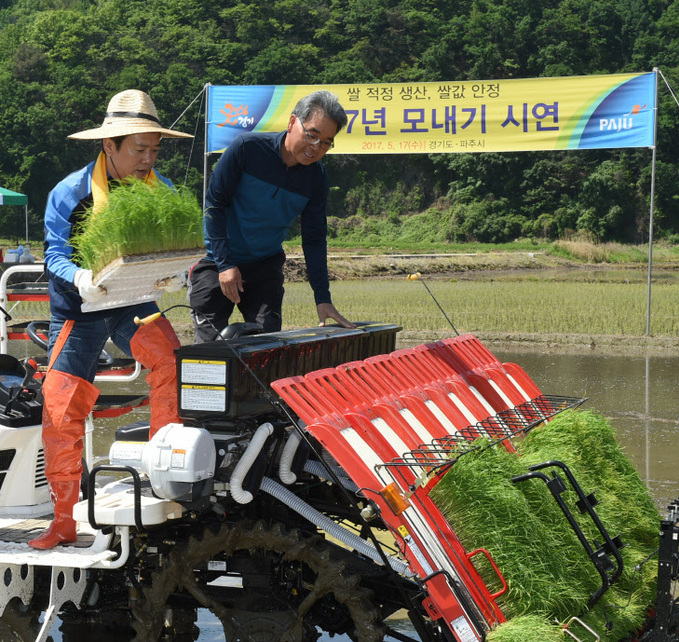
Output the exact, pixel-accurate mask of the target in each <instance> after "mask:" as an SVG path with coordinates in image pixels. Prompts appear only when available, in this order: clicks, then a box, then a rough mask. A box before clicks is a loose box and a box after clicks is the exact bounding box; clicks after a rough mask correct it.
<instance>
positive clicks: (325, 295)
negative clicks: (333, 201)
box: [204, 132, 331, 305]
mask: <svg viewBox="0 0 679 642" xmlns="http://www.w3.org/2000/svg"><path fill="white" fill-rule="evenodd" d="M285 135H286V132H281V133H254V134H252V133H248V134H242V135H241V136H238V137H237V138H236V139H235V140H234V141H233V142H232V143H231V144H230V145H229V147H228V148H227V149H226V151H225V152H224V153H223V154H222V156H221V158H220V159H219V162H218V163H217V167H216V168H215V171H214V173H213V175H212V177H211V178H210V184H209V187H208V190H207V194H206V199H205V218H204V228H205V247H206V249H207V258H208V259H210V260H212V261H214V262H215V264H216V265H217V269H218V271H219V272H223V271H224V270H226V269H228V268H230V267H234V266H238V265H241V264H244V263H250V262H252V261H256V260H258V259H264V258H267V257H270V256H274V255H275V254H278V253H280V252H282V251H283V241H284V240H285V237H286V234H287V231H288V228H289V227H290V225H291V224H292V223H293V221H294V220H295V219H296V218H297V217H298V216H301V225H302V249H303V251H304V258H305V260H306V265H307V273H308V275H309V284H310V285H311V288H312V290H313V292H314V299H315V301H316V304H317V305H318V304H319V303H330V301H331V298H330V284H329V279H328V263H327V241H326V235H327V220H326V211H325V210H326V204H327V198H328V177H327V173H326V170H325V167H324V166H323V165H322V164H321V163H320V162H316V163H312V164H311V165H301V164H299V165H293V166H292V167H288V166H287V165H286V164H285V163H284V162H283V157H282V155H281V145H282V143H283V138H284V137H285Z"/></svg>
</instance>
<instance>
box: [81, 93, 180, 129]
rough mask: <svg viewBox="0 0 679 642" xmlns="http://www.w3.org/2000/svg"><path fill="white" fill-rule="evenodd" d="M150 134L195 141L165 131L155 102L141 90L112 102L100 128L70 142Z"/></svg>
mask: <svg viewBox="0 0 679 642" xmlns="http://www.w3.org/2000/svg"><path fill="white" fill-rule="evenodd" d="M148 132H151V133H154V134H160V135H161V137H162V138H193V136H192V135H191V134H184V133H182V132H176V131H173V130H171V129H165V128H164V127H162V126H161V124H160V121H159V120H158V112H157V110H156V106H155V105H154V104H153V101H152V100H151V98H150V97H149V96H148V94H145V93H144V92H143V91H139V90H138V89H127V90H125V91H121V92H120V93H119V94H116V95H115V96H113V98H111V101H110V102H109V104H108V109H107V110H106V115H105V116H104V122H103V124H102V125H101V127H96V128H95V129H86V130H84V131H81V132H76V133H75V134H71V135H70V136H69V138H76V139H80V140H94V139H97V138H115V137H116V136H128V135H130V134H146V133H148Z"/></svg>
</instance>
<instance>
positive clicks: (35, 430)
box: [0, 425, 51, 517]
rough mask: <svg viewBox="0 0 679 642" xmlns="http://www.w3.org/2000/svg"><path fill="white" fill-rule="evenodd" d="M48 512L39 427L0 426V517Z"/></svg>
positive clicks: (48, 499)
mask: <svg viewBox="0 0 679 642" xmlns="http://www.w3.org/2000/svg"><path fill="white" fill-rule="evenodd" d="M46 509H47V511H49V510H50V509H51V503H50V498H49V488H48V485H47V479H46V478H45V460H44V456H43V452H42V426H40V425H34V426H22V427H20V428H10V427H7V426H2V425H0V516H3V515H6V514H11V515H24V516H27V517H28V516H31V515H39V514H41V513H44V512H45V510H46Z"/></svg>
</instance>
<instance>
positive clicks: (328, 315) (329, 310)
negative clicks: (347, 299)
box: [316, 303, 356, 328]
mask: <svg viewBox="0 0 679 642" xmlns="http://www.w3.org/2000/svg"><path fill="white" fill-rule="evenodd" d="M316 311H317V312H318V318H319V319H320V321H321V322H320V323H319V324H318V325H319V326H324V325H325V322H326V321H327V320H328V319H334V320H335V321H337V323H339V324H340V325H341V326H342V327H343V328H355V327H356V325H355V324H353V323H352V322H351V321H348V320H347V319H345V318H344V317H343V316H342V315H341V314H340V313H339V312H338V311H337V309H336V308H335V306H334V305H333V304H332V303H319V304H318V305H317V306H316Z"/></svg>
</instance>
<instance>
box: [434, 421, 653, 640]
mask: <svg viewBox="0 0 679 642" xmlns="http://www.w3.org/2000/svg"><path fill="white" fill-rule="evenodd" d="M517 448H518V451H519V452H518V454H516V453H509V452H507V451H506V450H504V449H502V448H498V447H491V448H489V449H486V450H483V451H482V452H479V453H475V454H471V455H464V456H463V457H461V458H460V459H459V460H458V462H457V463H456V464H455V465H454V466H453V467H452V468H451V469H450V471H449V472H448V473H447V474H446V476H445V478H444V479H443V481H441V483H440V484H439V485H438V486H436V487H435V488H434V490H433V491H432V498H433V499H434V501H435V502H436V503H437V505H438V506H439V507H440V508H441V510H442V511H443V513H444V514H445V515H446V518H447V519H448V520H449V522H450V523H451V525H452V527H453V529H454V530H455V532H456V533H457V535H458V536H459V537H460V539H461V541H462V543H463V545H464V546H465V547H466V548H467V550H474V549H476V548H479V547H480V548H485V549H487V550H488V551H489V552H490V554H491V555H492V556H493V558H494V560H495V562H496V563H497V565H498V568H499V569H500V571H501V572H502V574H503V575H504V577H505V579H506V581H507V583H508V585H509V591H508V592H507V593H506V594H505V595H504V596H502V597H500V598H499V604H500V606H501V608H502V610H503V612H504V613H505V615H506V616H507V617H508V622H507V623H506V624H503V625H501V626H500V627H498V628H497V630H496V631H493V632H491V633H490V634H489V635H488V641H489V642H544V641H545V640H551V639H556V637H555V635H556V632H559V634H560V635H562V633H561V632H560V631H559V626H558V625H555V624H553V623H554V621H555V620H556V621H558V622H561V623H564V622H566V621H567V620H568V619H570V618H571V617H572V616H578V617H580V618H581V619H583V620H584V621H585V622H586V623H587V624H588V625H589V626H591V627H592V628H593V629H594V630H595V631H597V632H598V633H599V634H601V635H603V634H605V639H607V640H612V641H616V640H622V639H624V638H625V637H626V636H627V635H628V634H629V633H631V632H634V631H635V630H637V629H638V628H639V627H640V626H641V625H642V624H643V622H644V619H645V615H646V608H647V607H648V606H649V605H651V604H652V603H653V602H654V598H655V577H656V569H657V559H656V558H652V559H651V560H650V562H648V563H647V564H645V565H642V564H641V563H642V562H644V560H646V559H647V558H648V557H650V556H651V554H652V553H653V552H654V551H655V549H656V548H657V545H658V541H657V539H658V527H659V520H660V516H659V514H658V511H657V509H656V507H655V505H654V503H653V500H652V498H651V496H650V494H649V492H648V490H647V489H646V487H645V485H644V483H643V481H642V480H641V478H640V477H639V475H638V474H637V472H636V471H635V470H634V467H633V466H632V464H631V463H630V462H629V460H628V459H627V457H626V456H625V454H624V453H623V451H622V450H621V448H620V446H619V445H618V444H617V442H616V440H615V435H614V433H613V430H612V428H611V426H610V424H609V423H608V422H607V420H606V419H604V418H603V417H600V416H598V415H596V414H595V413H593V412H590V411H586V412H581V411H569V412H566V413H564V414H563V415H560V416H558V417H557V418H556V419H554V420H553V421H551V422H549V423H548V424H546V425H545V426H542V427H539V428H536V429H534V430H533V431H532V432H531V433H530V434H529V435H528V436H527V437H526V438H525V440H523V442H520V443H518V444H517ZM549 460H558V461H563V462H564V463H566V465H567V466H569V468H570V469H571V471H572V472H573V474H574V475H575V477H576V479H577V480H578V482H579V483H580V485H581V486H582V488H583V490H584V491H585V493H587V494H589V493H591V492H596V498H597V500H598V501H599V502H600V504H599V505H598V506H597V507H596V510H597V513H598V514H599V517H600V519H601V521H602V522H603V524H604V525H605V527H606V528H607V530H608V532H609V534H610V535H611V536H612V537H615V536H616V535H618V534H620V535H621V538H622V541H623V542H624V543H625V544H627V545H628V546H626V547H625V548H623V549H622V551H621V554H622V557H623V560H624V570H623V573H622V576H621V578H620V580H619V581H618V582H617V583H616V584H614V585H613V586H612V587H611V588H609V589H608V591H607V592H606V593H605V594H604V596H603V597H602V598H601V600H600V601H599V602H598V603H597V604H596V605H595V606H594V607H593V608H592V609H591V610H588V609H587V603H588V600H589V597H590V595H591V593H592V592H593V591H594V590H596V589H597V588H598V587H599V586H600V585H601V579H600V577H599V574H598V573H597V572H596V570H595V568H594V566H593V564H592V563H591V562H590V561H589V558H588V556H587V554H586V552H585V550H584V548H583V547H582V545H581V544H580V543H579V541H578V540H577V538H576V536H575V533H574V532H573V531H572V530H571V529H570V527H569V525H568V523H567V521H566V520H565V518H564V516H563V514H562V513H561V510H560V509H559V508H558V506H557V504H556V502H555V501H554V499H553V497H552V495H551V493H550V492H549V490H548V489H547V486H546V485H545V483H544V482H543V481H540V480H536V479H533V480H529V481H524V482H521V483H520V484H513V483H512V482H511V477H513V476H516V475H520V474H524V473H526V472H528V467H529V466H531V465H533V464H536V463H541V462H544V461H549ZM554 470H556V469H554ZM542 472H545V473H547V474H548V475H551V470H547V471H542ZM561 476H562V477H564V476H563V474H561ZM567 486H568V488H569V490H568V491H567V492H566V493H564V494H563V495H562V497H564V499H565V501H566V502H567V504H568V505H569V506H570V508H571V510H572V512H573V514H574V516H575V517H576V520H577V521H578V523H579V524H580V526H581V527H582V529H583V532H584V533H585V536H586V537H587V539H588V541H590V542H592V541H593V540H594V539H597V541H599V542H601V541H602V537H601V535H600V534H599V532H598V530H596V528H595V526H594V524H593V522H592V521H591V520H590V519H589V518H588V517H585V516H582V515H580V513H579V512H578V511H577V510H576V509H575V506H574V502H575V500H576V499H577V497H576V496H575V493H574V492H573V491H572V490H570V486H569V485H567ZM638 565H641V566H642V568H641V570H636V569H635V567H637V566H638ZM478 568H479V572H480V573H481V575H482V577H484V579H485V581H486V583H487V585H488V586H489V588H490V589H491V591H496V590H498V589H499V587H500V583H499V580H498V579H497V576H496V575H495V573H494V572H493V571H492V569H491V568H490V566H489V565H487V564H486V565H484V564H479V565H478ZM546 626H548V627H550V628H553V629H555V635H554V636H552V635H546V634H545V628H544V627H546ZM609 629H610V630H609ZM581 633H584V632H582V631H581Z"/></svg>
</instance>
